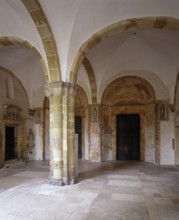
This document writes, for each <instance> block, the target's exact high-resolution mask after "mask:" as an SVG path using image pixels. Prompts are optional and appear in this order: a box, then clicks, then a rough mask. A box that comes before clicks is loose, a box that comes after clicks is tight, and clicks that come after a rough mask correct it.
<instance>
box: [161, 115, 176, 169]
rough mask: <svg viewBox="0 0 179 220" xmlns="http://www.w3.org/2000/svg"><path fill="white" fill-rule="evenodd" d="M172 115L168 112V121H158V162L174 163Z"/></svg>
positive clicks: (163, 163)
mask: <svg viewBox="0 0 179 220" xmlns="http://www.w3.org/2000/svg"><path fill="white" fill-rule="evenodd" d="M173 117H174V115H173V114H172V113H170V115H169V121H161V122H160V139H161V142H160V151H161V153H160V158H161V159H160V163H161V164H162V165H174V148H173V139H174V118H173Z"/></svg>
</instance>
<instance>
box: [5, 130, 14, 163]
mask: <svg viewBox="0 0 179 220" xmlns="http://www.w3.org/2000/svg"><path fill="white" fill-rule="evenodd" d="M5 129H6V130H5V160H13V159H15V149H14V143H15V141H14V127H6V128H5Z"/></svg>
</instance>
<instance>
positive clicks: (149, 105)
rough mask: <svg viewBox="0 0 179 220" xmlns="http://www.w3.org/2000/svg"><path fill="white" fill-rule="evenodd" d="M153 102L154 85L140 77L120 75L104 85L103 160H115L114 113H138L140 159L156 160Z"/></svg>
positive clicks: (102, 119) (115, 125)
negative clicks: (105, 86)
mask: <svg viewBox="0 0 179 220" xmlns="http://www.w3.org/2000/svg"><path fill="white" fill-rule="evenodd" d="M155 102H156V96H155V91H154V89H153V87H152V86H151V85H150V84H149V83H148V82H147V81H146V80H145V79H143V78H141V77H137V76H125V77H121V78H118V79H116V80H114V81H113V82H111V83H110V84H109V85H108V86H107V88H106V89H105V90H104V93H103V95H102V102H101V103H102V107H101V127H102V159H103V160H116V151H117V116H118V115H133V114H137V115H138V116H139V118H140V126H139V129H140V160H141V161H149V162H153V163H155V162H156V160H157V157H156V144H155V142H156V140H155V137H156V129H155V126H156V125H155ZM106 131H108V133H106Z"/></svg>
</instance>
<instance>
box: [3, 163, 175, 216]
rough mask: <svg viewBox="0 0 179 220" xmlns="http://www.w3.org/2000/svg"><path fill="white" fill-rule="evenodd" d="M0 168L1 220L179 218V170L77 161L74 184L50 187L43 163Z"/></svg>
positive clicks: (140, 165)
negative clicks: (77, 179)
mask: <svg viewBox="0 0 179 220" xmlns="http://www.w3.org/2000/svg"><path fill="white" fill-rule="evenodd" d="M8 166H9V167H8V168H7V167H6V168H2V169H0V220H52V219H53V220H81V219H85V220H86V219H89V220H100V219H102V220H110V219H112V220H113V219H114V220H117V219H118V220H124V219H127V220H128V219H129V220H133V219H135V220H149V219H151V220H157V219H160V220H165V219H166V220H175V219H176V220H178V219H179V167H176V166H155V165H153V164H149V163H144V162H130V161H127V162H109V163H90V162H84V161H80V162H79V168H80V170H79V182H78V183H77V184H75V185H72V186H64V187H58V186H52V185H49V184H48V183H49V180H48V175H49V166H48V162H42V161H34V162H29V163H27V164H18V163H15V164H9V165H8Z"/></svg>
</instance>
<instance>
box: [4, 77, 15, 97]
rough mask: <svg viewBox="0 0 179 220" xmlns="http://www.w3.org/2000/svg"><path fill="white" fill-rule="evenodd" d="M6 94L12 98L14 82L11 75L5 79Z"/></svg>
mask: <svg viewBox="0 0 179 220" xmlns="http://www.w3.org/2000/svg"><path fill="white" fill-rule="evenodd" d="M6 96H7V98H10V99H13V98H14V84H13V80H12V78H11V77H8V78H7V79H6Z"/></svg>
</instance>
